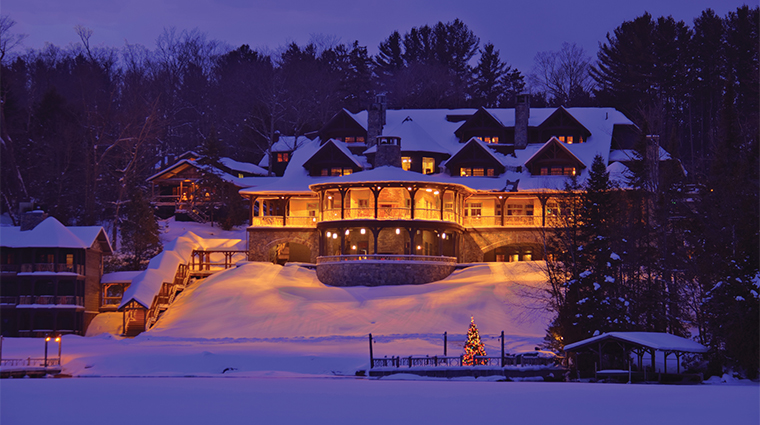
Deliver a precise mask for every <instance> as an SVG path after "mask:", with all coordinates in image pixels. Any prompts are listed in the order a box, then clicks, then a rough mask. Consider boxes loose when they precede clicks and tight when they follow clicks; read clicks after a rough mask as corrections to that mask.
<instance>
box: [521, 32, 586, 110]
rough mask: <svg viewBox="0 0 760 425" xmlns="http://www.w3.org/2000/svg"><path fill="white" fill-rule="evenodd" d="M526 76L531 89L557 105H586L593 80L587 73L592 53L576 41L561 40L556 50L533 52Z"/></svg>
mask: <svg viewBox="0 0 760 425" xmlns="http://www.w3.org/2000/svg"><path fill="white" fill-rule="evenodd" d="M533 60H534V62H535V63H534V65H533V71H532V72H531V74H530V76H529V81H530V84H531V86H532V88H533V90H534V91H537V92H541V93H543V94H544V95H546V97H547V98H549V101H550V103H551V104H554V105H556V106H559V105H563V106H588V103H590V98H591V95H590V94H591V90H592V89H593V87H594V80H593V79H592V78H591V75H590V74H589V69H590V67H591V57H590V56H589V55H587V54H586V52H585V50H583V47H581V46H578V45H577V44H575V43H572V44H570V43H562V49H560V50H559V51H548V52H539V53H537V54H536V56H535V58H534V59H533Z"/></svg>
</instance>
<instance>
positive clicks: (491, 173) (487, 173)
mask: <svg viewBox="0 0 760 425" xmlns="http://www.w3.org/2000/svg"><path fill="white" fill-rule="evenodd" d="M486 175H487V176H488V177H493V176H494V175H495V174H494V170H493V168H489V169H487V170H486Z"/></svg>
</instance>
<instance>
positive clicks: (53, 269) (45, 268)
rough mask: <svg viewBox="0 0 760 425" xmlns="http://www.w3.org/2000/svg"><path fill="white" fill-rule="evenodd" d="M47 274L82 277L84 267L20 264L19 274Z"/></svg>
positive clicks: (59, 264) (58, 264)
mask: <svg viewBox="0 0 760 425" xmlns="http://www.w3.org/2000/svg"><path fill="white" fill-rule="evenodd" d="M34 272H48V273H76V274H78V275H82V276H84V265H82V264H66V263H35V264H29V263H27V264H22V265H21V273H34Z"/></svg>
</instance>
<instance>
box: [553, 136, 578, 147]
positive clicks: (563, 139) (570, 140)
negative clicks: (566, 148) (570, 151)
mask: <svg viewBox="0 0 760 425" xmlns="http://www.w3.org/2000/svg"><path fill="white" fill-rule="evenodd" d="M554 137H556V138H557V140H559V141H560V142H562V143H567V144H568V145H572V144H573V143H583V136H578V137H574V136H570V135H564V136H554Z"/></svg>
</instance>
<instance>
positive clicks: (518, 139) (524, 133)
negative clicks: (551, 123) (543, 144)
mask: <svg viewBox="0 0 760 425" xmlns="http://www.w3.org/2000/svg"><path fill="white" fill-rule="evenodd" d="M529 118H530V94H528V93H522V94H518V95H517V104H516V105H515V149H525V148H526V147H527V146H528V119H529Z"/></svg>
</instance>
